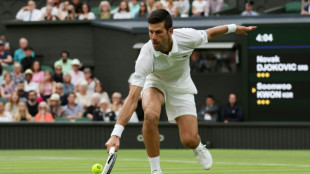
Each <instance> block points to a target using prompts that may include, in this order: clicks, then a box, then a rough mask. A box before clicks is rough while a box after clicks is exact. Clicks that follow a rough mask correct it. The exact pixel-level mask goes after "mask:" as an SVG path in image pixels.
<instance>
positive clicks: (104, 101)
mask: <svg viewBox="0 0 310 174" xmlns="http://www.w3.org/2000/svg"><path fill="white" fill-rule="evenodd" d="M104 103H105V104H107V105H108V104H109V102H108V101H107V100H105V99H102V100H101V101H100V105H102V104H104Z"/></svg>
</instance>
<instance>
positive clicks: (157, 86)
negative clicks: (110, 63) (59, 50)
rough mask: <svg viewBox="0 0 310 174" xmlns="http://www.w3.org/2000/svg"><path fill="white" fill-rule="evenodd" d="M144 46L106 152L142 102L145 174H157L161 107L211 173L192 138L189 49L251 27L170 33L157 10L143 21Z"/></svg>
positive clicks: (193, 120)
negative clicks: (148, 168) (146, 32)
mask: <svg viewBox="0 0 310 174" xmlns="http://www.w3.org/2000/svg"><path fill="white" fill-rule="evenodd" d="M148 23H149V26H148V28H149V36H150V40H149V41H148V42H147V43H146V44H145V45H144V46H143V47H142V49H141V52H140V55H139V57H138V59H137V62H136V66H135V73H134V74H133V76H132V81H131V87H130V91H129V95H128V96H127V98H126V100H125V103H124V105H123V108H122V110H121V111H120V113H119V116H118V119H117V122H116V124H115V127H114V129H113V131H112V134H111V137H110V139H109V140H108V141H107V143H106V146H107V149H108V151H109V149H110V148H111V147H115V148H116V151H118V148H119V145H120V138H121V135H122V132H123V130H124V127H125V125H126V124H127V122H128V120H129V119H130V117H131V115H132V114H133V112H134V111H135V109H136V107H137V102H138V99H139V96H140V95H141V96H142V106H143V110H144V114H145V115H144V124H143V128H142V133H143V138H144V143H145V147H146V150H147V154H148V156H149V162H150V166H151V174H162V171H161V168H160V157H159V143H160V142H159V132H158V122H159V118H160V112H161V106H162V105H163V104H165V107H166V112H167V116H168V120H169V122H172V123H176V124H177V125H178V128H179V134H180V139H181V142H182V144H183V145H184V146H185V147H187V148H190V149H192V150H193V153H194V155H195V156H196V158H197V159H198V161H199V163H200V164H201V166H202V168H203V169H210V168H211V167H212V156H211V154H210V152H209V151H208V149H207V148H206V147H205V146H204V145H203V144H202V143H201V141H200V137H199V134H198V123H197V112H196V106H195V100H194V94H197V89H196V87H195V85H194V83H193V81H192V79H191V76H190V66H189V60H190V56H191V54H192V52H193V50H194V49H195V48H197V47H198V46H200V45H202V44H204V43H207V42H208V40H211V39H214V38H216V37H219V36H221V35H224V34H227V33H236V34H243V35H247V32H249V31H252V30H254V29H256V27H255V26H250V27H244V26H237V25H235V24H230V25H223V26H217V27H214V28H209V29H207V30H195V29H191V28H182V29H173V27H172V18H171V16H170V14H169V12H168V11H166V10H164V9H158V10H155V11H153V12H152V13H151V14H150V15H149V17H148Z"/></svg>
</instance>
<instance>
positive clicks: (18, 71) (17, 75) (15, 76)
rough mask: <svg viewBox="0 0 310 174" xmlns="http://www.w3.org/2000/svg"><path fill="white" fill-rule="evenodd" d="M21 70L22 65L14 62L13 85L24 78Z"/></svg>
mask: <svg viewBox="0 0 310 174" xmlns="http://www.w3.org/2000/svg"><path fill="white" fill-rule="evenodd" d="M21 71H22V66H21V65H20V64H19V63H14V71H13V72H12V78H13V81H14V84H15V85H17V84H18V83H19V82H21V81H24V80H25V76H24V74H23V73H22V72H21Z"/></svg>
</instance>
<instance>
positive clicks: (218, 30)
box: [206, 24, 257, 40]
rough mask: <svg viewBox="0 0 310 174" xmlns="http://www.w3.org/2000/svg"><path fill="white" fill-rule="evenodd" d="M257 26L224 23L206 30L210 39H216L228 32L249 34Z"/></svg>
mask: <svg viewBox="0 0 310 174" xmlns="http://www.w3.org/2000/svg"><path fill="white" fill-rule="evenodd" d="M256 28H257V27H256V26H248V27H245V26H239V25H235V24H230V25H222V26H217V27H213V28H209V29H207V30H206V32H207V36H208V40H211V39H214V38H216V37H219V36H222V35H224V34H227V33H236V34H242V35H245V36H246V35H248V33H247V32H249V31H252V30H255V29H256Z"/></svg>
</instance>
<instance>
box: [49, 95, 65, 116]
mask: <svg viewBox="0 0 310 174" xmlns="http://www.w3.org/2000/svg"><path fill="white" fill-rule="evenodd" d="M60 103H61V101H60V97H59V95H58V94H56V93H54V94H52V95H51V97H50V99H49V108H50V112H51V114H52V116H53V118H59V117H65V110H64V108H63V107H62V106H61V105H60Z"/></svg>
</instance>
